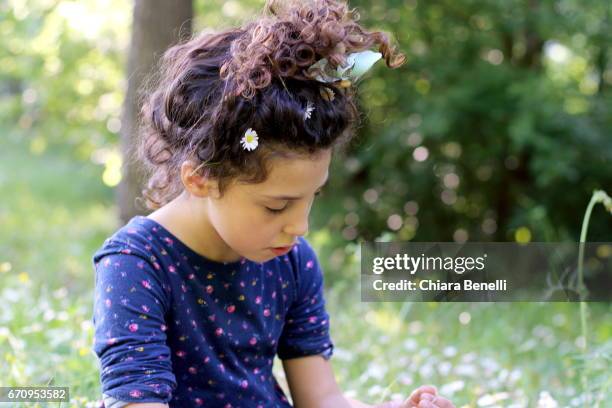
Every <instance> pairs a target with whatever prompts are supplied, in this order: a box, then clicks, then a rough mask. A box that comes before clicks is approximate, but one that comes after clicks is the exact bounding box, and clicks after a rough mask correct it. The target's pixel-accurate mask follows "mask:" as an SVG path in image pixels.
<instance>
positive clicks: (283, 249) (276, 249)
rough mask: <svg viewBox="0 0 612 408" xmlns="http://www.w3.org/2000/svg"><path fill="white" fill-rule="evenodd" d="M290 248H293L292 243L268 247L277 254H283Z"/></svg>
mask: <svg viewBox="0 0 612 408" xmlns="http://www.w3.org/2000/svg"><path fill="white" fill-rule="evenodd" d="M291 248H293V245H291V246H286V247H278V248H270V250H271V251H272V252H274V254H276V255H277V256H278V255H284V254H286V253H287V252H289V251H291Z"/></svg>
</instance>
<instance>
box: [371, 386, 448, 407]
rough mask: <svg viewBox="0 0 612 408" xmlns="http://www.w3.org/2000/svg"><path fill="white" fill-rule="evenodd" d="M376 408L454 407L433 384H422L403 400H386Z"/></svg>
mask: <svg viewBox="0 0 612 408" xmlns="http://www.w3.org/2000/svg"><path fill="white" fill-rule="evenodd" d="M377 408H455V406H454V405H453V403H452V402H450V401H449V400H447V399H446V398H444V397H442V396H441V395H438V391H437V390H436V387H434V386H433V385H422V386H420V387H419V388H417V389H416V390H414V391H412V394H410V397H408V399H406V400H405V401H403V402H400V401H395V402H386V403H384V404H381V405H379V406H378V407H377Z"/></svg>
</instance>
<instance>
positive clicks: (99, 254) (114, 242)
mask: <svg viewBox="0 0 612 408" xmlns="http://www.w3.org/2000/svg"><path fill="white" fill-rule="evenodd" d="M156 232H157V231H155V225H154V224H153V223H149V222H147V218H146V217H144V216H140V215H137V216H135V217H133V218H132V219H131V220H130V221H129V222H128V223H127V224H125V225H124V226H123V227H121V228H119V229H118V230H117V231H115V232H114V233H113V234H112V235H111V236H110V237H108V238H107V239H106V240H105V241H104V243H103V244H102V246H101V247H100V248H98V250H97V251H96V252H95V254H94V256H93V261H94V263H97V262H98V261H99V260H100V259H101V258H103V257H104V256H106V255H111V254H125V255H136V256H141V257H143V258H145V259H149V258H150V256H151V254H152V253H155V252H156V251H155V249H156V248H155V247H156V246H158V244H157V243H156V239H155V235H156Z"/></svg>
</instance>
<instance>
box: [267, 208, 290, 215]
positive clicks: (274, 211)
mask: <svg viewBox="0 0 612 408" xmlns="http://www.w3.org/2000/svg"><path fill="white" fill-rule="evenodd" d="M285 208H286V207H285ZM285 208H279V209H276V208H269V207H266V210H268V211H269V212H271V213H272V214H279V213H282V212H283V211H285Z"/></svg>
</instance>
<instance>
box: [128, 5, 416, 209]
mask: <svg viewBox="0 0 612 408" xmlns="http://www.w3.org/2000/svg"><path fill="white" fill-rule="evenodd" d="M358 19H359V15H358V13H357V12H356V11H355V10H349V9H348V6H347V4H346V3H345V2H342V1H338V0H309V1H304V0H302V1H283V2H282V3H281V2H278V1H272V0H268V1H267V3H266V5H265V7H264V12H263V13H262V14H261V15H260V16H258V17H257V18H256V19H255V20H254V21H252V22H249V23H247V24H246V25H244V26H243V27H239V28H231V29H227V30H224V31H221V32H215V33H201V34H200V35H198V36H196V37H194V38H192V39H190V40H188V41H186V42H183V43H180V44H177V45H175V46H173V47H171V48H169V49H168V50H167V51H166V52H165V53H164V55H163V57H162V58H161V60H160V70H159V77H158V78H157V79H156V80H155V83H156V85H155V87H154V89H153V90H152V91H151V92H150V93H149V94H148V96H147V97H146V100H145V101H144V104H143V106H142V110H141V131H140V134H141V139H140V143H139V145H138V149H137V154H138V158H139V159H140V160H141V162H143V163H144V164H145V166H146V170H147V173H148V174H147V176H148V182H147V186H146V188H145V189H143V191H142V195H143V197H144V200H145V205H146V207H147V208H148V209H152V210H153V209H157V208H159V207H161V206H163V205H165V204H166V203H168V202H169V201H171V200H172V199H173V198H175V197H176V196H178V195H179V194H180V193H181V191H182V189H183V186H182V182H181V180H180V168H181V164H182V163H183V162H184V161H185V160H194V161H195V162H196V163H197V165H198V167H197V172H198V174H200V175H204V176H207V177H211V178H214V179H216V180H218V182H219V189H220V192H221V194H222V193H223V190H224V189H225V187H227V185H228V183H229V182H230V181H231V180H233V179H237V178H240V180H241V181H244V182H248V183H259V182H263V181H265V179H266V177H267V175H268V173H269V170H270V169H269V168H268V163H269V160H268V159H269V158H270V157H272V156H279V155H280V156H283V157H288V155H289V154H290V153H294V154H299V155H312V154H315V153H317V152H318V151H320V150H323V149H327V148H330V147H336V146H343V145H345V144H346V142H347V141H348V140H349V139H350V138H351V136H352V134H353V132H354V130H355V128H356V126H357V125H358V122H359V110H358V108H357V106H356V95H355V89H354V88H353V87H339V86H336V83H323V82H320V81H317V80H315V79H313V78H312V77H311V76H312V73H308V72H307V69H308V67H310V66H311V65H312V64H313V63H314V62H316V61H317V60H319V59H321V58H327V60H328V61H329V64H330V65H331V66H332V68H334V69H335V68H336V67H338V66H339V65H342V66H345V63H346V56H347V53H351V52H359V51H363V50H366V49H369V48H371V47H372V46H373V45H378V51H379V52H380V53H381V54H382V55H383V58H384V60H385V62H386V65H387V66H388V67H390V68H397V67H399V66H400V65H402V64H403V63H404V61H405V57H404V55H403V54H401V53H396V52H395V51H394V49H393V48H392V47H391V46H390V43H389V39H388V37H387V35H386V34H384V33H382V32H368V31H366V30H364V29H363V28H362V27H361V26H360V25H359V24H357V23H356V21H357V20H358ZM323 91H326V92H327V93H325V92H323ZM329 91H332V92H331V93H330V92H329ZM325 95H327V97H325ZM308 102H310V103H312V106H314V108H315V109H314V111H313V112H312V115H311V117H310V118H309V119H307V120H305V119H304V113H305V112H304V109H305V106H306V104H307V103H308ZM248 128H252V129H255V130H256V132H257V134H258V137H259V143H260V146H259V147H258V148H257V149H256V150H254V151H246V150H244V149H243V148H242V147H241V145H240V139H241V137H242V135H243V134H244V133H245V131H246V130H247V129H248Z"/></svg>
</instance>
